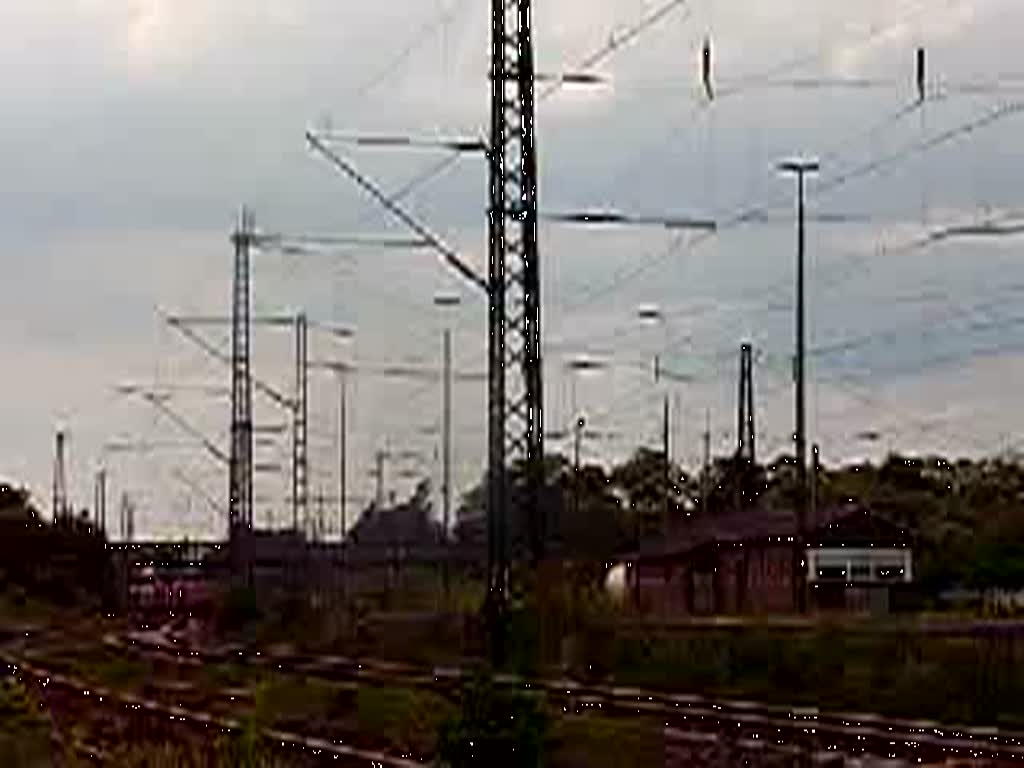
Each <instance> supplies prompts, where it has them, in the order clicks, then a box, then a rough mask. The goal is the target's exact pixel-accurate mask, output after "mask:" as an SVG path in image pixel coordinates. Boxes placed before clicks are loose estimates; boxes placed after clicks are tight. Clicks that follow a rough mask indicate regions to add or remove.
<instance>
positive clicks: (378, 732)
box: [356, 686, 455, 756]
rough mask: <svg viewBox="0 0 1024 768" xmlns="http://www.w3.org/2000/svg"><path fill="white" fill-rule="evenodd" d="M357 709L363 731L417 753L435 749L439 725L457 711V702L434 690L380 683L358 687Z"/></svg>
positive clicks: (421, 754) (400, 748)
mask: <svg viewBox="0 0 1024 768" xmlns="http://www.w3.org/2000/svg"><path fill="white" fill-rule="evenodd" d="M356 712H357V719H358V723H359V731H360V733H364V734H366V735H368V736H373V737H375V738H380V739H382V740H385V741H386V742H387V743H388V744H390V745H392V746H393V747H395V748H397V749H399V750H400V751H402V752H403V753H404V752H409V753H411V754H413V755H417V756H424V755H429V754H433V753H434V751H435V750H436V747H437V745H436V741H437V737H438V733H439V732H440V729H441V728H442V726H443V725H444V723H445V721H447V720H448V719H449V718H451V717H452V716H454V714H455V712H454V706H453V705H452V704H451V703H450V702H449V701H448V700H447V699H445V698H443V697H442V696H440V695H439V694H437V693H434V692H432V691H426V690H418V689H413V688H388V687H377V686H360V687H359V689H358V691H357V693H356Z"/></svg>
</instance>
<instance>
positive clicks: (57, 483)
mask: <svg viewBox="0 0 1024 768" xmlns="http://www.w3.org/2000/svg"><path fill="white" fill-rule="evenodd" d="M66 449H67V433H66V432H64V430H57V438H56V449H55V452H54V459H53V522H54V524H56V523H57V520H59V519H63V518H66V517H68V516H69V515H70V507H71V503H70V501H69V500H68V475H67V457H66V456H65V453H66Z"/></svg>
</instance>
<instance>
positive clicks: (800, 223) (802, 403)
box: [796, 170, 807, 602]
mask: <svg viewBox="0 0 1024 768" xmlns="http://www.w3.org/2000/svg"><path fill="white" fill-rule="evenodd" d="M806 418H807V411H806V399H805V391H804V171H803V170H801V171H800V172H799V173H798V174H797V250H796V465H797V485H798V488H799V490H798V494H799V496H798V509H799V514H800V518H799V520H798V531H799V535H800V538H801V539H803V536H804V533H805V530H806V527H807V509H806V503H807V501H806V491H807V433H806V429H807V424H806ZM801 602H802V601H801Z"/></svg>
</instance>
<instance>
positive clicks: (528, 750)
mask: <svg viewBox="0 0 1024 768" xmlns="http://www.w3.org/2000/svg"><path fill="white" fill-rule="evenodd" d="M548 722H549V721H548V715H547V712H546V711H545V708H544V705H543V701H542V700H540V699H539V698H537V697H536V696H533V695H527V694H522V693H500V692H498V691H496V690H495V688H494V686H493V684H492V683H491V680H490V678H489V677H487V676H485V675H478V676H477V677H476V678H475V679H474V680H473V681H472V682H470V683H468V684H467V685H466V686H465V688H464V689H463V691H462V695H461V699H460V709H459V712H458V714H456V715H455V716H453V717H451V718H449V719H448V720H446V722H445V723H444V724H443V726H442V728H441V733H440V736H439V738H438V749H437V764H438V765H439V766H443V767H444V768H464V767H468V766H478V765H487V766H490V767H491V768H503V767H504V766H508V767H509V768H512V767H513V766H515V768H530V767H531V766H540V765H542V760H543V756H544V742H545V738H546V736H547V732H548Z"/></svg>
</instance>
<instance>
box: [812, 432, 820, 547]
mask: <svg viewBox="0 0 1024 768" xmlns="http://www.w3.org/2000/svg"><path fill="white" fill-rule="evenodd" d="M811 461H812V462H813V464H812V467H811V522H810V530H811V531H815V530H817V528H818V470H819V464H818V444H817V443H815V444H814V445H813V446H811Z"/></svg>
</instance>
